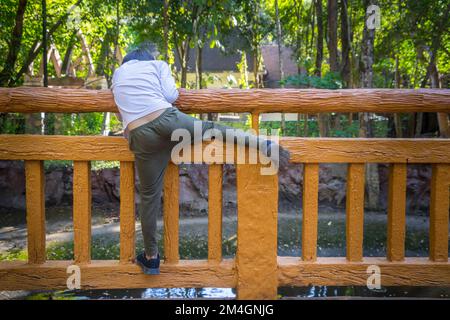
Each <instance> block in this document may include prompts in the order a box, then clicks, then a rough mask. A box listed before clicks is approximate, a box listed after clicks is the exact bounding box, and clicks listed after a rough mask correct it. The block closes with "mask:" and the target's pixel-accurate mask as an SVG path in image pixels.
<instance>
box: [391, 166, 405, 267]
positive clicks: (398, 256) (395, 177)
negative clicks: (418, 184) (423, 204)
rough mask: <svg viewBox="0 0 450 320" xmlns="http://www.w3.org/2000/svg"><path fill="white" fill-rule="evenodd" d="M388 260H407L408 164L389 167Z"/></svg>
mask: <svg viewBox="0 0 450 320" xmlns="http://www.w3.org/2000/svg"><path fill="white" fill-rule="evenodd" d="M388 194H389V195H388V227H387V258H388V260H389V261H402V260H403V259H404V258H405V229H406V164H405V163H394V164H391V165H390V167H389V193H388Z"/></svg>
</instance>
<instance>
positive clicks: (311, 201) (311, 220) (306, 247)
mask: <svg viewBox="0 0 450 320" xmlns="http://www.w3.org/2000/svg"><path fill="white" fill-rule="evenodd" d="M318 209H319V164H317V163H306V164H305V165H304V169H303V224H302V259H303V260H305V261H314V260H316V258H317V228H318V215H319V211H318Z"/></svg>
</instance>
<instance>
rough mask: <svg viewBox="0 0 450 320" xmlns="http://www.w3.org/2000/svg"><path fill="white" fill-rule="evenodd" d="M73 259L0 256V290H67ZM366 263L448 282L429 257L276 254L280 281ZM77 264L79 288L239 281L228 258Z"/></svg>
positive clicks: (395, 278) (418, 282) (347, 279)
mask: <svg viewBox="0 0 450 320" xmlns="http://www.w3.org/2000/svg"><path fill="white" fill-rule="evenodd" d="M72 264H73V261H47V262H45V263H44V264H40V265H30V264H28V263H26V262H22V261H14V262H12V261H0V290H48V289H65V288H66V281H67V276H68V274H67V273H66V270H67V267H68V266H69V265H72ZM370 265H377V266H379V267H380V269H381V283H382V285H383V286H400V285H404V286H450V264H449V263H448V262H432V261H430V260H429V259H428V258H406V259H405V261H403V262H389V261H387V260H386V259H383V258H365V259H364V261H363V262H352V263H348V262H347V261H346V260H345V258H318V259H317V261H314V262H311V261H299V260H298V257H278V270H277V271H276V275H277V279H278V285H279V286H291V285H292V286H308V285H311V284H313V285H337V286H347V285H359V286H365V285H366V284H367V278H368V276H369V274H368V273H367V268H368V267H369V266H370ZM80 268H81V289H115V288H164V287H167V288H174V287H175V288H176V287H186V288H199V287H219V288H234V287H236V286H237V283H238V280H237V274H236V269H235V264H234V261H233V260H231V259H225V260H223V261H222V262H221V263H208V262H206V261H204V260H181V261H180V262H179V263H178V264H162V265H161V274H160V275H159V276H158V277H149V276H147V275H144V274H143V273H142V271H141V269H140V268H139V267H138V266H137V265H134V264H121V263H119V261H92V262H91V263H90V264H85V265H80Z"/></svg>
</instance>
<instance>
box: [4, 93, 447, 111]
mask: <svg viewBox="0 0 450 320" xmlns="http://www.w3.org/2000/svg"><path fill="white" fill-rule="evenodd" d="M175 104H176V105H177V106H178V108H179V109H180V110H181V111H184V112H188V113H208V112H254V111H256V112H259V113H264V112H296V113H318V112H447V113H448V112H450V90H442V89H440V90H436V89H420V90H405V89H402V90H392V89H343V90H320V89H257V90H240V89H231V90H229V89H226V90H225V89H202V90H189V91H185V90H180V96H179V98H178V100H177V101H176V102H175ZM107 111H109V112H117V107H116V105H115V103H114V99H113V96H112V93H111V91H110V90H88V89H57V88H29V87H19V88H0V112H69V113H72V112H107Z"/></svg>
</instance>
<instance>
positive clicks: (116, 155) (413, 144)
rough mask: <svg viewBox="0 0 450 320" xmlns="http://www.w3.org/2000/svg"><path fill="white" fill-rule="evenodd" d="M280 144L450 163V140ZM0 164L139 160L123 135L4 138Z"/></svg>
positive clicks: (321, 152)
mask: <svg viewBox="0 0 450 320" xmlns="http://www.w3.org/2000/svg"><path fill="white" fill-rule="evenodd" d="M280 144H281V145H282V146H283V147H285V148H287V149H288V150H289V151H290V152H291V162H293V163H366V162H384V163H450V157H449V156H448V155H449V154H450V139H375V138H371V139H364V138H355V139H353V138H291V137H283V138H281V139H280ZM207 145H208V143H207V142H205V143H204V144H203V148H205V147H206V146H207ZM225 145H226V144H225ZM231 151H232V152H233V153H234V154H236V152H235V151H234V150H231ZM224 153H225V151H224ZM231 159H233V158H232V157H231ZM0 160H116V161H134V155H133V153H132V152H131V151H130V150H129V148H128V143H127V140H126V139H124V138H123V137H103V136H39V135H7V134H5V135H0ZM224 160H225V159H224ZM223 162H225V161H223ZM218 163H221V162H220V161H219V162H218Z"/></svg>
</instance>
